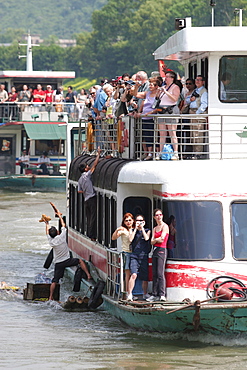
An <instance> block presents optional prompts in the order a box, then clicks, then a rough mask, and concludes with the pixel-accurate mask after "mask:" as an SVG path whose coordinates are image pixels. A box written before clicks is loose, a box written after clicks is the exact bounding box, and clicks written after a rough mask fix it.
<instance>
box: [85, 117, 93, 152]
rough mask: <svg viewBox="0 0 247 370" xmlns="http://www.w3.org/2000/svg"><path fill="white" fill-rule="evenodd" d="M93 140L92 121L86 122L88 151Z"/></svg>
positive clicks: (91, 146)
mask: <svg viewBox="0 0 247 370" xmlns="http://www.w3.org/2000/svg"><path fill="white" fill-rule="evenodd" d="M93 146H94V140H93V125H92V122H90V121H89V122H88V124H87V149H88V150H89V151H92V150H93Z"/></svg>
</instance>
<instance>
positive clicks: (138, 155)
mask: <svg viewBox="0 0 247 370" xmlns="http://www.w3.org/2000/svg"><path fill="white" fill-rule="evenodd" d="M147 118H153V121H154V122H153V125H152V124H151V126H150V128H146V129H145V128H143V121H142V119H141V118H139V119H134V118H133V117H130V116H125V117H122V118H121V119H118V120H115V121H114V122H113V121H112V120H107V119H104V118H103V119H101V120H100V121H97V124H96V125H95V127H94V133H93V135H91V136H90V140H89V138H88V137H87V139H86V145H85V146H86V149H85V151H87V148H88V147H89V146H90V148H93V150H95V149H96V148H97V147H98V146H100V147H101V149H102V151H103V153H104V154H109V155H112V156H121V157H123V158H131V159H139V160H141V159H143V156H146V155H147V154H148V150H147V148H145V144H147V143H146V142H145V141H146V139H145V135H146V136H150V137H151V138H152V139H151V146H152V150H151V154H152V156H153V158H155V157H156V154H157V152H161V151H162V149H163V145H161V143H160V141H161V140H160V138H161V137H163V136H165V137H167V142H168V143H170V142H171V141H172V143H171V144H173V145H172V146H173V147H174V141H176V140H177V142H178V154H179V159H226V158H247V128H246V121H247V116H246V115H232V114H224V115H221V114H174V115H173V114H172V115H161V114H157V115H149V116H147ZM198 123H199V124H198ZM171 124H174V125H176V127H177V130H176V131H175V130H173V132H172V136H170V135H169V134H167V128H169V125H171ZM88 125H91V126H92V123H89V124H88ZM162 125H163V126H165V125H166V126H165V127H163V126H162ZM92 127H93V126H92ZM170 127H171V126H170ZM99 131H100V132H99ZM162 140H163V139H162ZM149 144H150V143H149ZM90 151H91V150H90ZM90 151H89V152H90Z"/></svg>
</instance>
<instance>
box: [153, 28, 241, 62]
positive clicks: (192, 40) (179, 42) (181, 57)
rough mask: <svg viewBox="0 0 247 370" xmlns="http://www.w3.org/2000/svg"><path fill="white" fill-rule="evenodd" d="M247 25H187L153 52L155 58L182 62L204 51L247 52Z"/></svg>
mask: <svg viewBox="0 0 247 370" xmlns="http://www.w3.org/2000/svg"><path fill="white" fill-rule="evenodd" d="M246 37H247V27H187V28H183V29H182V30H180V31H178V32H176V33H175V34H174V35H172V36H171V37H169V39H168V40H167V41H166V42H165V43H164V44H162V45H161V46H160V47H159V48H158V49H156V50H155V51H154V53H153V55H154V58H155V60H159V59H164V60H177V61H180V62H182V63H185V61H187V60H190V59H193V58H195V57H196V56H199V55H202V54H204V53H207V54H208V53H210V54H211V55H212V54H213V53H216V54H219V53H221V54H222V55H227V54H231V53H238V54H244V55H246V54H247V51H246V46H245V44H244V43H243V40H245V39H246Z"/></svg>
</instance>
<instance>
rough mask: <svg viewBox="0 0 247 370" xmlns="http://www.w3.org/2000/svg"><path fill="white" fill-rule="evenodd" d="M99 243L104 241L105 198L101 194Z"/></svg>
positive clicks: (99, 202)
mask: <svg viewBox="0 0 247 370" xmlns="http://www.w3.org/2000/svg"><path fill="white" fill-rule="evenodd" d="M97 195H98V241H99V243H102V242H103V240H104V235H103V231H104V224H103V222H104V198H103V195H102V194H101V193H98V194H97Z"/></svg>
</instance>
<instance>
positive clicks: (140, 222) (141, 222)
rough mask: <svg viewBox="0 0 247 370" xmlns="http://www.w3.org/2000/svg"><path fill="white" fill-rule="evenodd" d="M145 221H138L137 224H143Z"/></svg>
mask: <svg viewBox="0 0 247 370" xmlns="http://www.w3.org/2000/svg"><path fill="white" fill-rule="evenodd" d="M143 223H144V222H143V221H136V226H141V225H143Z"/></svg>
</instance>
